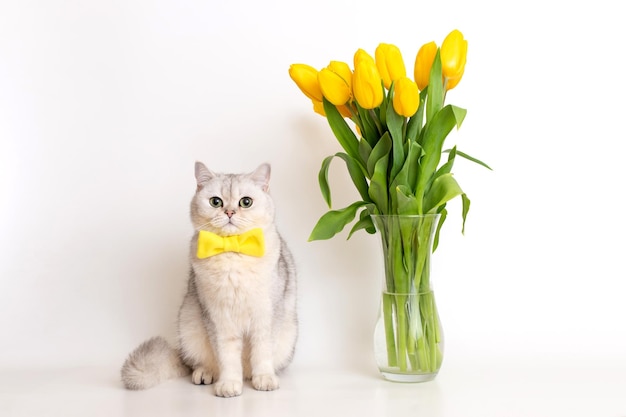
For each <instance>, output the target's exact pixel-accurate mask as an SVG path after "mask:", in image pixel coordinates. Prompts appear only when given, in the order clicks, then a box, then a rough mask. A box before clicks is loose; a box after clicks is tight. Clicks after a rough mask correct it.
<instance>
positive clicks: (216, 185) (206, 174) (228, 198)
mask: <svg viewBox="0 0 626 417" xmlns="http://www.w3.org/2000/svg"><path fill="white" fill-rule="evenodd" d="M269 176H270V166H269V165H267V164H263V165H261V166H259V167H258V168H257V169H256V170H255V171H254V172H252V173H249V174H216V173H214V172H211V171H210V170H209V169H207V168H206V166H205V165H204V164H202V163H201V162H197V163H196V181H197V186H198V187H197V190H196V194H195V195H194V198H193V200H192V202H191V221H192V223H193V226H194V228H195V229H196V230H208V231H210V232H213V233H217V234H219V235H222V236H228V235H234V234H240V233H243V232H246V231H248V230H250V229H254V228H256V227H261V228H263V227H266V226H268V225H270V224H271V223H272V222H273V221H274V204H273V202H272V199H271V197H270V195H269V194H268V187H269V185H268V184H269Z"/></svg>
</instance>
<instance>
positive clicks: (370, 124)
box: [354, 100, 380, 147]
mask: <svg viewBox="0 0 626 417" xmlns="http://www.w3.org/2000/svg"><path fill="white" fill-rule="evenodd" d="M354 103H355V105H356V108H357V112H358V114H359V119H361V125H362V126H361V135H362V136H363V137H364V138H365V140H366V141H367V142H368V143H369V144H370V146H371V147H374V146H375V145H376V142H378V138H379V137H380V132H379V131H378V128H377V127H376V121H375V120H374V119H373V118H372V117H375V114H373V113H372V112H369V111H367V110H366V109H364V108H363V107H361V106H359V103H357V102H356V100H355V101H354Z"/></svg>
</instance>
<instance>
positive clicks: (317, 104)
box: [311, 100, 326, 117]
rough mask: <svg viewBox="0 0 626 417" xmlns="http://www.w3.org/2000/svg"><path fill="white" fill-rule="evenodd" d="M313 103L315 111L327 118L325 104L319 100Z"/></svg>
mask: <svg viewBox="0 0 626 417" xmlns="http://www.w3.org/2000/svg"><path fill="white" fill-rule="evenodd" d="M311 102H312V103H313V111H314V112H315V113H317V114H319V115H320V116H324V117H326V111H325V110H324V103H322V102H321V101H317V100H311Z"/></svg>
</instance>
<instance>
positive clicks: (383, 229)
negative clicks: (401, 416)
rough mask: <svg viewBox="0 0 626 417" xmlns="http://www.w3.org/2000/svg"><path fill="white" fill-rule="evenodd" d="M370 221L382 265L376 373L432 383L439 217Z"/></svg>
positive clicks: (438, 358) (436, 365) (438, 354)
mask: <svg viewBox="0 0 626 417" xmlns="http://www.w3.org/2000/svg"><path fill="white" fill-rule="evenodd" d="M371 217H372V220H373V222H374V226H375V227H376V231H377V234H378V235H379V236H380V240H381V243H382V249H383V250H382V252H383V259H384V279H383V286H382V296H381V306H380V312H379V317H378V321H377V324H376V329H375V331H374V352H375V355H376V361H377V364H378V368H379V370H380V372H381V374H382V375H383V377H384V378H385V379H387V380H390V381H395V382H425V381H430V380H432V379H434V378H435V376H436V375H437V373H438V372H439V369H440V367H441V363H442V360H443V347H444V343H443V331H442V328H441V322H440V321H439V314H438V312H437V305H436V303H435V295H434V292H433V289H432V281H431V276H430V258H431V254H432V249H433V240H434V236H435V232H436V231H437V225H438V223H439V217H440V215H439V214H427V215H415V216H410V215H406V216H404V215H372V216H371Z"/></svg>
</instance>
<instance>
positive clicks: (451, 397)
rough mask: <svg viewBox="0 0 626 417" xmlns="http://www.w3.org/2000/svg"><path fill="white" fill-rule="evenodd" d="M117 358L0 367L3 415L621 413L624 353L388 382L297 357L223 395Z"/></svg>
mask: <svg viewBox="0 0 626 417" xmlns="http://www.w3.org/2000/svg"><path fill="white" fill-rule="evenodd" d="M118 368H119V367H117V366H110V367H109V366H86V367H70V368H58V369H53V368H48V369H30V370H26V369H13V370H7V369H4V370H0V415H1V416H28V417H37V416H65V417H70V416H81V417H83V416H152V417H159V416H177V415H181V416H189V417H191V416H268V417H270V416H271V417H280V416H302V417H306V416H399V415H404V416H409V415H411V416H424V417H426V416H428V417H440V416H446V417H448V416H450V417H452V416H454V417H457V416H458V417H472V416H477V417H478V416H480V417H489V416H494V417H496V416H497V417H513V416H528V417H541V416H546V417H548V416H550V417H554V416H568V417H576V416H581V417H582V416H585V417H600V416H610V417H626V360H624V359H623V358H598V359H597V360H591V359H590V358H586V359H571V358H569V359H568V358H566V357H538V358H528V357H527V358H523V359H519V360H516V359H515V358H513V357H508V358H507V357H503V358H497V359H494V358H470V357H468V358H447V359H446V361H445V362H444V367H443V369H442V370H441V372H440V374H439V375H438V377H437V378H436V380H435V381H432V382H428V383H419V384H399V383H391V382H387V381H385V380H383V379H381V377H379V375H378V374H377V371H376V370H375V369H371V368H370V367H368V366H366V365H365V362H363V363H358V364H356V366H355V364H352V365H348V366H346V367H344V368H342V367H332V368H330V367H328V368H326V367H324V366H319V367H310V366H298V365H297V364H295V365H294V366H292V367H291V368H289V369H288V370H287V371H286V372H285V373H283V374H282V375H281V388H280V389H279V390H277V391H274V392H257V391H255V390H254V389H252V387H251V386H250V385H249V384H246V385H245V387H244V392H243V395H242V396H240V397H236V398H230V399H223V398H217V397H215V396H214V395H213V389H212V387H211V386H194V385H192V384H191V382H190V381H189V379H188V378H180V379H175V380H170V381H167V382H165V383H163V384H161V385H159V386H157V387H155V388H153V389H150V390H146V391H137V392H134V391H127V390H125V389H123V388H122V386H121V383H120V381H119V376H118V375H119V374H118Z"/></svg>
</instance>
